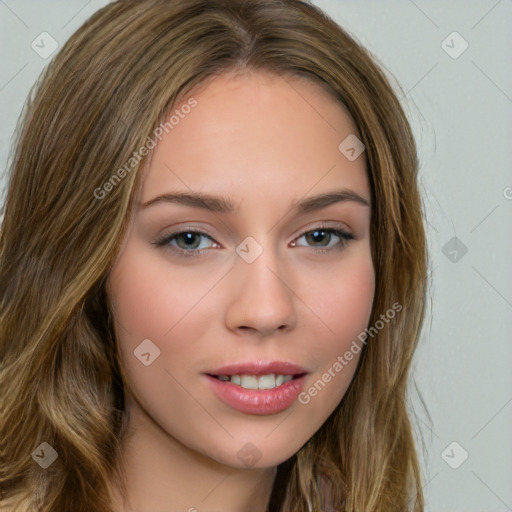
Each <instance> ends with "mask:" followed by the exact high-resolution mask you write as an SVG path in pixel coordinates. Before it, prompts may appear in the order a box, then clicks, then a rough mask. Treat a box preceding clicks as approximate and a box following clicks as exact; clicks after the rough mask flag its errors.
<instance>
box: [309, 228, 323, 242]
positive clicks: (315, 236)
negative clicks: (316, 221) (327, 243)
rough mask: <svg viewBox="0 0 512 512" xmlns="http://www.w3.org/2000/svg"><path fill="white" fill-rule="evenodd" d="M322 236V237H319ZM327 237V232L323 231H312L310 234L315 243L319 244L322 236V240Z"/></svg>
mask: <svg viewBox="0 0 512 512" xmlns="http://www.w3.org/2000/svg"><path fill="white" fill-rule="evenodd" d="M319 234H320V235H319ZM325 235H326V232H325V231H321V230H317V231H312V232H311V234H310V237H311V238H312V239H313V242H319V241H321V240H318V239H317V238H318V236H320V238H322V237H324V236H325Z"/></svg>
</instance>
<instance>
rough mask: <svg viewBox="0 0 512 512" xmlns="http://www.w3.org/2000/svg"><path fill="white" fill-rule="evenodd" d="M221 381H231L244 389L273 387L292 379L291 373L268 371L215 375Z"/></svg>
mask: <svg viewBox="0 0 512 512" xmlns="http://www.w3.org/2000/svg"><path fill="white" fill-rule="evenodd" d="M217 378H218V379H219V380H222V381H225V382H227V381H231V382H232V383H233V384H238V385H239V386H241V387H242V388H245V389H274V388H276V387H278V386H281V385H282V384H284V383H286V382H288V381H290V380H292V379H293V377H292V376H291V375H280V374H279V375H276V374H274V373H269V374H268V375H260V376H258V375H246V374H244V375H232V376H229V375H219V376H218V377H217Z"/></svg>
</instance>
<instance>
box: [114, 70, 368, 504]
mask: <svg viewBox="0 0 512 512" xmlns="http://www.w3.org/2000/svg"><path fill="white" fill-rule="evenodd" d="M191 96H193V97H194V98H195V99H196V100H197V102H198V104H197V106H196V107H195V108H194V109H192V111H191V112H190V113H189V114H188V115H186V116H185V117H184V118H183V119H180V122H179V124H177V125H176V126H174V128H173V129H172V130H171V131H170V132H169V133H168V134H165V133H164V137H163V138H162V140H161V141H160V142H159V143H158V145H157V147H156V149H155V152H154V154H153V157H152V160H151V164H150V166H149V168H148V169H147V172H146V174H145V176H144V180H143V185H142V188H141V190H140V194H139V199H140V201H139V202H138V206H137V208H136V210H135V211H134V215H133V217H132V221H131V225H130V228H129V230H128V233H127V236H126V239H125V241H124V244H123V249H122V251H121V252H120V254H119V257H118V259H117V261H116V264H115V265H114V267H113V269H112V271H111V274H110V276H109V279H108V283H107V293H108V295H109V298H110V300H111V303H112V305H113V309H114V318H115V320H116V331H117V338H118V344H119V352H120V360H121V365H122V367H123V369H124V372H125V373H126V376H127V379H128V382H129V385H130V386H131V388H132V393H130V394H129V396H128V397H127V404H126V406H127V409H128V411H129V414H130V420H129V424H128V425H129V426H128V434H127V436H126V437H125V438H124V439H123V461H122V464H123V467H124V468H125V470H126V472H127V475H128V490H129V496H128V499H129V504H130V506H131V507H132V508H133V510H134V511H137V512H154V511H156V510H158V511H162V512H165V511H169V512H170V511H172V512H175V511H190V512H193V511H194V510H197V511H198V512H206V511H209V512H212V511H223V512H242V511H247V510H251V511H254V512H258V511H261V512H264V511H265V510H266V506H267V503H268V499H269V497H270V492H271V488H272V482H273V480H274V477H275V471H276V467H277V465H278V464H280V463H282V462H283V461H285V460H286V459H288V458H289V457H291V456H292V455H293V454H295V453H296V452H297V451H298V450H299V449H300V448H301V447H302V446H303V445H304V444H305V443H306V442H307V441H308V440H309V439H310V438H311V437H312V436H313V434H314V433H315V432H316V431H317V430H318V429H319V428H320V427H321V425H322V424H323V423H324V422H325V420H326V419H327V418H328V416H329V415H330V414H331V412H332V411H333V410H334V409H335V408H336V406H337V405H338V404H339V402H340V400H341V399H342V397H343V395H344V393H345V392H346V389H347V387H348V385H349V383H350V381H351V379H352V377H353V375H354V372H355V369H356V365H357V361H358V359H359V357H360V353H359V354H356V355H354V358H353V359H352V360H351V361H350V362H349V363H348V364H347V365H346V366H344V368H343V370H342V371H340V372H338V373H336V376H335V377H334V378H332V379H331V381H330V382H329V383H328V384H327V385H326V387H325V389H323V391H321V392H319V393H318V394H317V396H315V397H313V398H311V400H310V401H309V403H308V404H306V405H304V404H302V403H299V401H295V402H294V403H293V405H292V406H291V407H290V408H289V409H287V410H285V411H283V412H280V413H276V414H271V415H256V414H246V413H242V412H239V411H237V410H235V409H232V408H231V407H229V406H227V405H226V404H224V403H223V402H222V401H220V400H219V399H218V398H217V396H216V395H215V394H214V393H213V392H212V391H211V390H210V389H209V388H208V386H206V384H205V381H204V376H203V375H202V373H203V372H205V371H206V370H211V369H215V368H217V367H219V366H221V365H224V364H228V363H233V362H240V361H250V360H256V359H264V360H274V361H275V360H279V361H289V362H293V363H295V364H298V365H300V366H302V367H304V368H305V369H306V370H307V371H308V372H309V373H308V375H307V377H306V384H305V388H304V389H306V390H307V389H308V388H309V387H311V386H312V385H313V383H315V382H316V381H317V380H318V379H320V378H321V377H322V375H323V374H324V373H325V372H327V371H328V369H329V368H332V365H333V363H334V362H335V361H336V360H337V357H338V356H341V355H343V354H344V353H345V352H346V350H348V349H349V347H350V345H351V343H352V341H353V340H355V339H356V338H357V335H358V334H359V333H360V332H361V331H364V329H365V328H366V327H367V325H368V322H369V318H370V313H371V305H372V301H373V296H374V291H375V275H374V268H373V262H372V258H371V252H370V214H371V206H365V205H362V204H359V203H358V202H355V201H343V202H337V203H335V204H331V205H329V206H327V207H325V208H323V209H319V210H315V211H312V212H309V213H306V214H301V215H297V214H295V213H294V212H293V211H292V207H291V205H292V202H293V201H297V200H301V199H305V198H307V197H310V196H312V195H316V194H320V193H327V192H331V191H334V190H338V189H345V188H346V189H350V190H351V191H353V192H355V193H357V194H358V195H360V196H361V197H363V198H364V199H366V200H367V201H368V202H369V201H370V189H369V183H368V178H367V173H366V169H365V161H364V156H361V157H359V158H357V159H356V160H354V161H349V160H348V159H347V158H345V156H344V155H343V154H342V153H341V152H340V151H339V150H338V145H339V144H340V142H341V141H343V140H344V139H345V138H346V137H347V136H348V135H350V134H357V130H356V128H355V125H354V123H353V121H352V119H351V117H350V116H349V114H348V113H347V112H346V110H345V109H344V108H342V107H341V106H340V104H339V103H337V102H336V101H335V100H334V99H333V98H331V97H330V96H329V95H328V94H327V93H326V92H325V91H323V90H322V89H321V88H319V86H318V85H316V84H312V83H310V82H308V81H306V80H303V79H296V78H294V79H292V78H289V77H287V78H286V79H284V78H283V77H276V76H273V75H268V74H264V73H261V72H258V73H256V72H246V73H244V74H238V75H235V74H233V73H229V74H224V75H221V76H219V77H216V78H215V79H214V80H210V81H209V82H207V83H206V85H205V84H203V85H202V86H201V87H199V88H196V89H195V90H194V91H193V93H191V94H190V95H189V96H187V98H190V97H191ZM171 191H173V192H174V191H183V192H190V191H201V192H203V193H209V194H213V195H221V196H225V197H230V198H231V199H232V200H233V202H234V204H235V206H238V207H239V211H238V212H237V213H219V212H212V211H208V210H205V209H202V208H197V207H192V206H184V205H180V204H173V203H165V202H160V203H157V204H154V205H152V206H149V207H147V208H142V207H141V204H144V203H146V202H147V201H149V200H151V199H153V198H155V197H157V196H159V195H161V194H164V193H167V192H171ZM323 222H325V223H327V224H328V226H327V227H329V228H337V229H344V230H346V231H348V232H349V233H351V234H353V236H354V240H349V241H347V242H346V245H345V246H343V245H341V244H342V243H343V240H341V239H340V238H338V237H337V236H336V235H335V234H331V235H330V234H329V233H327V234H324V235H323V236H322V235H321V234H320V235H317V238H313V237H312V235H311V234H310V235H308V236H306V234H307V233H310V232H311V231H313V232H314V231H315V229H318V226H319V224H320V223H323ZM191 228H194V230H196V231H201V232H203V233H206V235H207V236H199V235H196V237H195V238H192V239H190V240H187V239H186V238H183V236H182V237H177V238H174V239H173V241H172V242H169V243H168V245H167V246H164V247H157V246H155V245H153V242H154V241H155V240H156V239H157V238H158V237H159V236H162V235H166V234H173V233H183V232H187V230H188V231H190V229H191ZM248 236H251V237H253V238H254V240H256V241H257V242H258V244H259V245H260V246H261V247H262V248H263V252H262V253H261V254H260V255H259V256H258V257H257V258H256V259H255V260H254V261H253V262H252V263H247V262H246V261H245V260H244V259H242V258H241V257H240V256H239V255H238V254H237V252H236V248H237V246H238V245H239V244H241V242H242V241H244V239H245V238H246V237H248ZM209 237H211V238H209ZM293 242H296V245H293ZM189 247H191V248H189ZM173 248H174V249H176V250H179V249H180V248H181V249H182V250H183V251H187V250H188V251H189V252H191V251H196V252H197V251H198V250H201V249H204V250H203V253H202V254H200V255H198V256H195V257H188V258H187V257H180V256H179V255H177V254H176V253H175V252H173V250H172V249H173ZM319 248H320V249H321V248H324V249H325V248H327V249H330V251H329V252H325V253H323V254H322V253H320V252H318V250H319ZM250 250H253V249H250ZM144 339H150V340H151V341H152V343H154V345H156V346H157V347H158V348H159V350H160V355H159V357H158V358H156V359H155V360H154V362H152V363H151V364H150V365H149V366H145V365H143V364H142V363H141V362H140V360H139V359H138V358H137V357H135V356H134V350H135V349H136V348H137V347H138V346H139V345H140V343H141V342H142V340H144ZM248 442H250V443H252V445H254V447H256V448H257V450H258V452H259V457H260V458H259V459H258V460H257V461H256V462H255V463H253V464H251V465H248V464H247V463H244V462H243V461H242V460H240V458H239V457H238V456H237V453H238V452H239V450H240V449H241V448H242V447H243V446H244V445H245V444H246V443H248ZM118 510H119V511H121V510H126V509H121V508H119V509H118Z"/></svg>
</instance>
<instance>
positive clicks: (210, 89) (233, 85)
mask: <svg viewBox="0 0 512 512" xmlns="http://www.w3.org/2000/svg"><path fill="white" fill-rule="evenodd" d="M191 99H193V100H194V101H195V106H194V107H193V108H192V109H190V108H183V105H187V103H188V104H190V101H191ZM172 114H174V118H173V119H174V122H173V125H172V129H170V130H168V133H165V132H164V133H163V137H162V139H161V140H160V142H158V144H157V147H156V148H155V150H154V153H153V155H152V159H151V164H150V166H149V169H148V170H147V172H146V175H145V179H144V183H143V187H142V191H141V192H142V197H141V202H145V201H147V200H150V199H151V198H152V197H154V196H155V195H158V194H161V193H162V192H164V191H166V189H172V190H176V189H178V190H187V189H188V190H190V189H193V190H205V191H208V192H211V193H218V194H222V193H223V191H225V189H226V188H227V187H228V188H230V190H231V191H232V192H233V194H231V195H232V196H234V197H236V196H238V197H240V198H243V197H247V195H248V194H249V195H251V196H252V197H254V198H260V199H263V198H264V197H265V198H268V197H272V196H273V197H275V198H276V199H278V198H279V197H283V195H285V194H292V195H294V194H295V195H304V194H305V193H306V192H307V191H308V190H310V189H312V188H314V187H317V185H318V190H316V191H317V192H321V191H322V190H321V188H322V186H323V187H324V188H325V187H328V186H338V185H340V184H341V185H344V186H347V187H350V188H353V189H355V190H356V191H357V192H359V193H364V192H365V191H366V190H367V186H368V183H367V179H366V169H365V164H364V158H363V157H361V158H358V159H357V160H355V161H352V162H351V161H349V160H347V158H346V157H345V156H344V155H343V154H342V153H341V152H340V150H339V148H338V146H339V145H340V143H341V142H342V141H343V140H344V139H346V137H348V136H350V135H353V134H357V133H358V132H357V128H356V126H355V124H354V121H353V119H352V118H351V116H350V114H349V113H348V111H347V110H346V109H345V108H344V107H343V106H342V105H341V104H340V103H339V102H338V101H336V99H335V98H334V97H333V95H332V94H328V93H327V92H326V90H325V89H324V88H323V87H321V86H319V85H318V84H317V83H314V82H311V81H310V80H307V79H304V78H302V77H299V78H298V77H289V76H278V75H273V74H269V73H261V72H254V71H252V72H245V73H243V74H240V73H238V74H235V73H226V74H224V75H220V76H216V77H214V78H211V79H209V80H207V81H206V82H204V83H203V84H201V85H200V86H198V87H196V88H195V89H193V90H192V91H190V92H189V93H188V94H186V95H184V96H183V97H182V98H181V99H180V101H179V102H177V103H176V105H175V107H174V108H173V112H172V113H171V115H172ZM176 121H177V122H176ZM248 187H249V188H248Z"/></svg>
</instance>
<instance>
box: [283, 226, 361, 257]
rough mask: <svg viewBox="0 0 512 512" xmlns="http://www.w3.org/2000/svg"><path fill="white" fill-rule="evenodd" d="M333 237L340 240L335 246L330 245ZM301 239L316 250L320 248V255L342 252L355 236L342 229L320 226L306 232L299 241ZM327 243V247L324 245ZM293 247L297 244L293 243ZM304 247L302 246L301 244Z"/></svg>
mask: <svg viewBox="0 0 512 512" xmlns="http://www.w3.org/2000/svg"><path fill="white" fill-rule="evenodd" d="M333 235H334V237H336V238H338V239H339V241H338V242H336V241H335V239H334V241H335V243H334V244H331V245H329V244H330V242H332V241H333ZM301 238H305V239H306V241H307V243H308V244H313V245H312V246H313V247H314V248H319V249H320V251H317V252H320V253H325V252H330V251H332V250H341V249H343V248H344V247H346V246H347V244H348V242H349V241H350V240H353V239H354V236H353V235H352V234H351V233H348V232H347V231H344V230H342V229H336V228H329V227H324V226H319V227H317V228H316V229H313V230H310V231H306V232H305V233H304V234H302V235H301V236H300V237H299V238H297V240H300V239H301ZM325 241H326V242H327V245H324V242H325ZM293 245H294V246H295V245H297V244H296V242H293ZM299 245H302V244H299Z"/></svg>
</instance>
